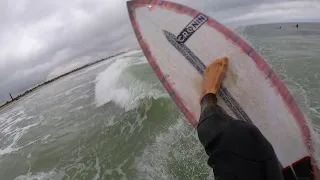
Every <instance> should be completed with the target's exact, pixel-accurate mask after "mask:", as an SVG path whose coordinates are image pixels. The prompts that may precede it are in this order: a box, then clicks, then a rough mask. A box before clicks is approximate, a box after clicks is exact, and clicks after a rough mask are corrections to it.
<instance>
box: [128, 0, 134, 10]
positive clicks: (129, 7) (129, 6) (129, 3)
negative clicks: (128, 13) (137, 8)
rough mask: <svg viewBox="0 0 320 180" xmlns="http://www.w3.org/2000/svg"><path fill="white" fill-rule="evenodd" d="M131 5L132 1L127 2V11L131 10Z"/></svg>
mask: <svg viewBox="0 0 320 180" xmlns="http://www.w3.org/2000/svg"><path fill="white" fill-rule="evenodd" d="M132 4H133V3H132V1H127V8H128V9H131V7H132Z"/></svg>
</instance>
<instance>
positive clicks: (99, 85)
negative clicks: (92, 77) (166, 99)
mask: <svg viewBox="0 0 320 180" xmlns="http://www.w3.org/2000/svg"><path fill="white" fill-rule="evenodd" d="M145 63H147V61H146V59H145V58H144V57H140V58H136V57H125V58H119V59H117V60H116V61H115V62H114V63H113V64H111V65H110V66H109V67H108V68H107V69H106V70H105V71H103V72H101V73H100V74H99V75H98V76H97V78H96V86H95V98H96V103H97V106H102V105H104V104H107V103H109V102H114V103H115V104H116V105H118V106H120V107H121V108H124V109H125V110H126V111H129V110H132V109H134V108H136V107H137V106H138V105H139V101H140V100H141V99H143V98H145V97H149V98H151V97H153V98H155V99H157V98H159V97H163V96H166V94H164V93H163V92H162V91H160V90H158V89H156V88H153V86H154V85H152V84H150V83H147V82H143V81H141V80H138V79H134V77H125V76H124V75H123V73H124V72H125V71H126V70H127V69H128V68H130V66H133V65H138V64H145ZM142 73H143V72H142ZM126 78H130V79H131V80H130V82H129V83H128V82H124V81H125V80H126Z"/></svg>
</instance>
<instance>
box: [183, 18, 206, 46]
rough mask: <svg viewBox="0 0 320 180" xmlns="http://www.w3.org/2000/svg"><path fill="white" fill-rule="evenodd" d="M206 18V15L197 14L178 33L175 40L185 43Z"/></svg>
mask: <svg viewBox="0 0 320 180" xmlns="http://www.w3.org/2000/svg"><path fill="white" fill-rule="evenodd" d="M207 20H208V17H207V16H206V15H204V14H199V15H198V16H197V17H195V18H194V19H193V20H192V21H191V22H190V23H189V24H188V25H187V27H185V28H184V29H183V30H182V31H181V32H180V33H179V35H178V36H177V41H178V42H179V43H185V42H186V41H187V40H188V39H189V38H190V37H191V36H192V34H193V33H195V32H196V31H197V30H198V29H199V28H200V27H201V26H202V25H203V24H204V23H205V22H206V21H207Z"/></svg>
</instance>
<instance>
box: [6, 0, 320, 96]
mask: <svg viewBox="0 0 320 180" xmlns="http://www.w3.org/2000/svg"><path fill="white" fill-rule="evenodd" d="M177 2H180V3H183V4H186V5H188V6H192V7H194V8H196V9H199V10H201V11H203V12H205V13H207V14H209V15H211V16H213V17H214V18H216V19H217V20H220V21H222V22H224V23H227V24H236V23H238V24H243V23H244V24H245V23H247V24H250V23H251V24H254V23H263V22H276V21H279V20H281V21H290V20H305V19H308V17H312V18H313V19H316V20H319V19H320V17H319V13H317V11H319V9H320V6H319V2H316V1H285V0H282V1H279V0H270V1H267V2H266V1H262V0H211V1H209V0H202V1H194V0H177ZM306 10H307V11H306ZM304 12H305V13H304ZM279 17H281V18H279ZM0 23H1V26H0V48H1V51H0V100H1V99H6V98H7V97H8V93H9V92H13V93H16V92H20V91H23V90H24V89H26V88H28V87H30V86H32V85H35V84H37V83H40V82H41V81H44V80H45V79H46V78H47V76H48V75H49V74H50V73H51V72H52V71H54V70H55V69H56V68H57V69H59V67H61V66H62V65H64V66H66V64H68V63H69V64H70V63H71V64H72V63H79V61H83V62H87V61H90V60H91V61H92V60H96V59H99V58H102V57H105V56H108V55H110V54H113V53H116V52H119V51H120V50H122V49H128V48H135V47H138V46H137V43H136V40H135V37H134V34H133V31H132V28H131V25H130V22H129V19H128V15H127V10H126V4H125V0H87V1H85V0H68V1H65V0H55V1H43V0H4V1H0ZM80 64H81V63H80ZM70 67H72V65H71V66H70ZM55 72H58V71H55Z"/></svg>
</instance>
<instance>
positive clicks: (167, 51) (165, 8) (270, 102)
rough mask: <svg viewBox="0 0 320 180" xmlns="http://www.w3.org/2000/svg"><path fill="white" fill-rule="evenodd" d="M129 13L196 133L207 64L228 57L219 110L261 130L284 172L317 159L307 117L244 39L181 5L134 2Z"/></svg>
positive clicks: (151, 60) (148, 0)
mask: <svg viewBox="0 0 320 180" xmlns="http://www.w3.org/2000/svg"><path fill="white" fill-rule="evenodd" d="M128 10H129V15H130V19H131V22H132V25H133V28H134V31H135V33H136V36H137V39H138V41H139V43H140V45H141V48H142V50H143V52H144V54H145V55H146V57H147V59H148V61H149V63H150V65H151V67H152V68H153V69H154V71H155V74H156V75H157V77H158V78H159V79H160V81H161V82H162V83H163V85H164V87H165V88H166V90H167V91H168V93H169V94H170V95H171V97H172V99H173V100H174V101H175V103H176V104H177V106H178V107H179V108H180V110H181V111H182V112H183V113H184V114H185V116H186V118H187V119H188V120H189V122H190V123H191V124H192V125H193V126H194V127H196V125H197V121H198V119H199V116H200V105H199V97H200V93H201V85H202V75H201V71H203V67H202V66H201V63H202V65H208V64H210V63H211V62H212V61H213V60H214V59H216V58H218V57H222V56H227V57H229V67H228V70H227V73H226V78H225V79H224V81H223V88H222V90H221V91H220V94H219V95H220V96H219V97H218V104H219V105H220V106H221V107H222V108H223V109H225V110H226V111H227V112H228V114H229V115H231V116H233V117H235V118H237V119H240V120H247V121H251V123H253V124H255V125H256V126H257V127H258V128H259V129H260V131H261V132H262V133H263V134H264V135H265V137H266V138H267V139H268V140H269V141H270V142H271V144H272V145H273V147H274V150H275V152H276V154H277V156H278V158H279V161H280V163H281V165H282V166H283V168H286V167H290V166H291V165H292V164H293V163H295V162H297V161H298V160H300V159H303V158H306V157H310V156H311V155H310V154H311V153H312V148H313V147H312V146H313V145H312V144H313V143H312V141H311V135H310V130H309V128H308V127H307V125H306V121H305V118H304V115H303V113H302V112H301V111H300V109H299V107H298V106H297V104H296V102H295V100H294V99H293V97H292V96H291V94H290V93H289V91H288V89H287V88H286V86H285V85H284V84H283V83H282V81H281V80H280V78H279V76H278V75H277V74H276V73H275V72H274V71H272V69H271V68H270V67H269V65H268V64H267V63H266V62H265V61H264V59H263V58H262V57H261V56H260V55H259V54H258V53H257V52H256V51H255V50H254V49H253V48H252V47H250V45H248V44H247V43H246V42H245V41H244V40H242V39H241V38H240V37H239V36H238V35H236V34H235V33H233V32H232V31H230V30H229V29H227V28H226V27H224V26H223V25H221V24H219V23H218V22H217V21H215V20H213V19H211V18H210V17H209V16H206V15H204V14H201V13H200V12H198V11H196V10H194V9H191V8H188V7H185V6H183V5H180V4H177V3H172V2H167V1H159V0H137V1H128ZM201 24H203V25H201ZM188 25H189V26H188ZM185 28H186V29H185ZM184 29H185V30H184ZM198 60H200V62H194V61H198ZM190 61H191V62H192V61H193V63H194V64H195V65H193V64H192V63H190ZM197 65H198V66H199V67H198V69H197V68H196V67H195V66H197ZM222 97H224V98H222ZM228 98H229V99H228ZM230 98H231V99H230ZM228 104H229V105H228ZM239 108H240V110H239Z"/></svg>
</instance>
